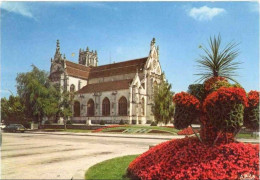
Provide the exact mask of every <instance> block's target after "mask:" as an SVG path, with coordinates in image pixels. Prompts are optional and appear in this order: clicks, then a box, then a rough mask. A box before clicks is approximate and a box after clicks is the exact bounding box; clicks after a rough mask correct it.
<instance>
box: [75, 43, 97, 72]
mask: <svg viewBox="0 0 260 180" xmlns="http://www.w3.org/2000/svg"><path fill="white" fill-rule="evenodd" d="M79 64H82V65H85V66H93V67H96V66H97V64H98V56H97V51H95V52H93V50H92V51H89V48H88V47H87V49H86V51H84V50H81V49H79Z"/></svg>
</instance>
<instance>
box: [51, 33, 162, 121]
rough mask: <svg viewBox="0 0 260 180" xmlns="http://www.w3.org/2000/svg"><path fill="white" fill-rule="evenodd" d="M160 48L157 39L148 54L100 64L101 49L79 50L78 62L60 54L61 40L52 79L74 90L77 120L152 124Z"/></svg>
mask: <svg viewBox="0 0 260 180" xmlns="http://www.w3.org/2000/svg"><path fill="white" fill-rule="evenodd" d="M161 74H162V70H161V66H160V62H159V47H158V46H156V45H155V39H154V38H153V39H152V41H151V44H150V52H149V53H148V56H147V57H143V58H137V59H132V60H127V61H122V62H117V63H112V64H107V65H102V66H98V54H97V51H90V50H89V48H88V47H87V48H86V50H82V49H80V50H79V58H78V63H75V62H71V61H69V60H67V59H66V57H65V55H64V56H62V54H61V53H60V44H59V40H57V46H56V52H55V55H54V58H53V59H52V58H51V68H50V76H49V78H50V80H51V82H52V83H54V84H58V85H60V86H61V88H62V90H64V91H70V92H74V102H73V103H74V104H73V107H72V111H73V117H71V120H72V122H73V123H86V122H87V123H92V124H99V123H100V122H101V121H104V122H105V123H106V124H118V123H119V122H120V121H121V120H123V121H124V123H126V124H149V123H151V122H152V121H153V120H154V117H153V113H152V105H153V93H154V87H155V86H157V85H158V84H159V83H160V81H161Z"/></svg>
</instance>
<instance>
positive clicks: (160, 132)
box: [148, 130, 172, 134]
mask: <svg viewBox="0 0 260 180" xmlns="http://www.w3.org/2000/svg"><path fill="white" fill-rule="evenodd" d="M148 133H154V134H172V133H170V132H166V131H160V130H151V131H149V132H148Z"/></svg>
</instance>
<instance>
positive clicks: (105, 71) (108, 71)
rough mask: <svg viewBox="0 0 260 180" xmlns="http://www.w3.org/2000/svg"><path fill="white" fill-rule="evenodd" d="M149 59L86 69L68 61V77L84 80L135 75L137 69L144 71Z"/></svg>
mask: <svg viewBox="0 0 260 180" xmlns="http://www.w3.org/2000/svg"><path fill="white" fill-rule="evenodd" d="M147 58H148V57H144V58H139V59H134V60H129V61H123V62H119V63H114V64H107V65H103V66H97V67H86V66H84V65H81V64H76V63H73V62H70V61H66V69H67V73H68V75H70V76H73V77H78V78H82V79H91V78H99V77H108V76H116V75H121V74H129V73H135V72H136V70H137V69H138V70H139V72H140V71H143V69H144V65H145V63H146V61H147Z"/></svg>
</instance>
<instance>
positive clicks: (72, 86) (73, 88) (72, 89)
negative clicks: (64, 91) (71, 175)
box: [70, 84, 75, 92]
mask: <svg viewBox="0 0 260 180" xmlns="http://www.w3.org/2000/svg"><path fill="white" fill-rule="evenodd" d="M70 92H75V85H74V84H72V85H70Z"/></svg>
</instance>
